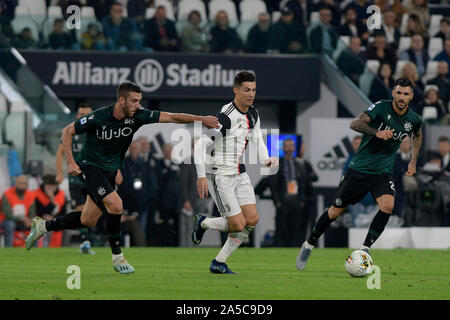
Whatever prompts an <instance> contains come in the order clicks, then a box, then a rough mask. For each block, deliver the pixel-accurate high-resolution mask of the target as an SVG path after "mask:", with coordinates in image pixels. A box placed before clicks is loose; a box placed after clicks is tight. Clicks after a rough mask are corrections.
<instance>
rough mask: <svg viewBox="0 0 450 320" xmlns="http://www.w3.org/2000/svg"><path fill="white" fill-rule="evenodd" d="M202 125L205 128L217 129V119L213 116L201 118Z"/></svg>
mask: <svg viewBox="0 0 450 320" xmlns="http://www.w3.org/2000/svg"><path fill="white" fill-rule="evenodd" d="M202 123H203V125H204V126H205V127H207V128H215V129H218V128H219V127H220V126H219V119H217V118H216V117H214V116H204V117H202Z"/></svg>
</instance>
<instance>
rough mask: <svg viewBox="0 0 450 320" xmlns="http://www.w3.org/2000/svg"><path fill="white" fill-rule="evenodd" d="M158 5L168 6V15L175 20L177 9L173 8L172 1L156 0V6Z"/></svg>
mask: <svg viewBox="0 0 450 320" xmlns="http://www.w3.org/2000/svg"><path fill="white" fill-rule="evenodd" d="M158 6H164V7H165V8H166V16H167V18H168V19H170V20H175V10H174V9H173V5H172V2H170V1H169V0H155V8H157V7H158Z"/></svg>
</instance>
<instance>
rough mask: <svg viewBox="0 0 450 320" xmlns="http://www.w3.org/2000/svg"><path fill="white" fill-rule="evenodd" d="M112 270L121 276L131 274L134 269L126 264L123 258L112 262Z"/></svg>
mask: <svg viewBox="0 0 450 320" xmlns="http://www.w3.org/2000/svg"><path fill="white" fill-rule="evenodd" d="M114 270H116V271H117V272H119V273H122V274H128V273H133V272H134V268H133V266H132V265H131V264H129V263H128V261H127V260H125V258H123V257H122V258H120V259H117V261H116V262H114Z"/></svg>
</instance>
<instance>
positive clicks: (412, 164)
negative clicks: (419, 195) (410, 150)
mask: <svg viewBox="0 0 450 320" xmlns="http://www.w3.org/2000/svg"><path fill="white" fill-rule="evenodd" d="M415 173H416V163H415V162H410V163H409V164H408V171H406V173H405V174H406V175H407V176H408V177H412V176H413V175H414V174H415Z"/></svg>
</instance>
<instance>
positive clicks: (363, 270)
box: [345, 250, 373, 277]
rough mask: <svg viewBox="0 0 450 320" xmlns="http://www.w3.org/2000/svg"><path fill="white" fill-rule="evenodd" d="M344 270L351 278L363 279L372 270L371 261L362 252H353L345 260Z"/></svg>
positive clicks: (366, 254)
mask: <svg viewBox="0 0 450 320" xmlns="http://www.w3.org/2000/svg"><path fill="white" fill-rule="evenodd" d="M345 270H347V272H348V274H349V275H351V276H352V277H365V276H366V275H368V274H370V273H371V272H372V270H373V261H372V258H371V257H370V255H369V254H368V253H367V252H365V251H362V250H356V251H353V252H352V253H351V254H350V255H349V256H348V257H347V259H345Z"/></svg>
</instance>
